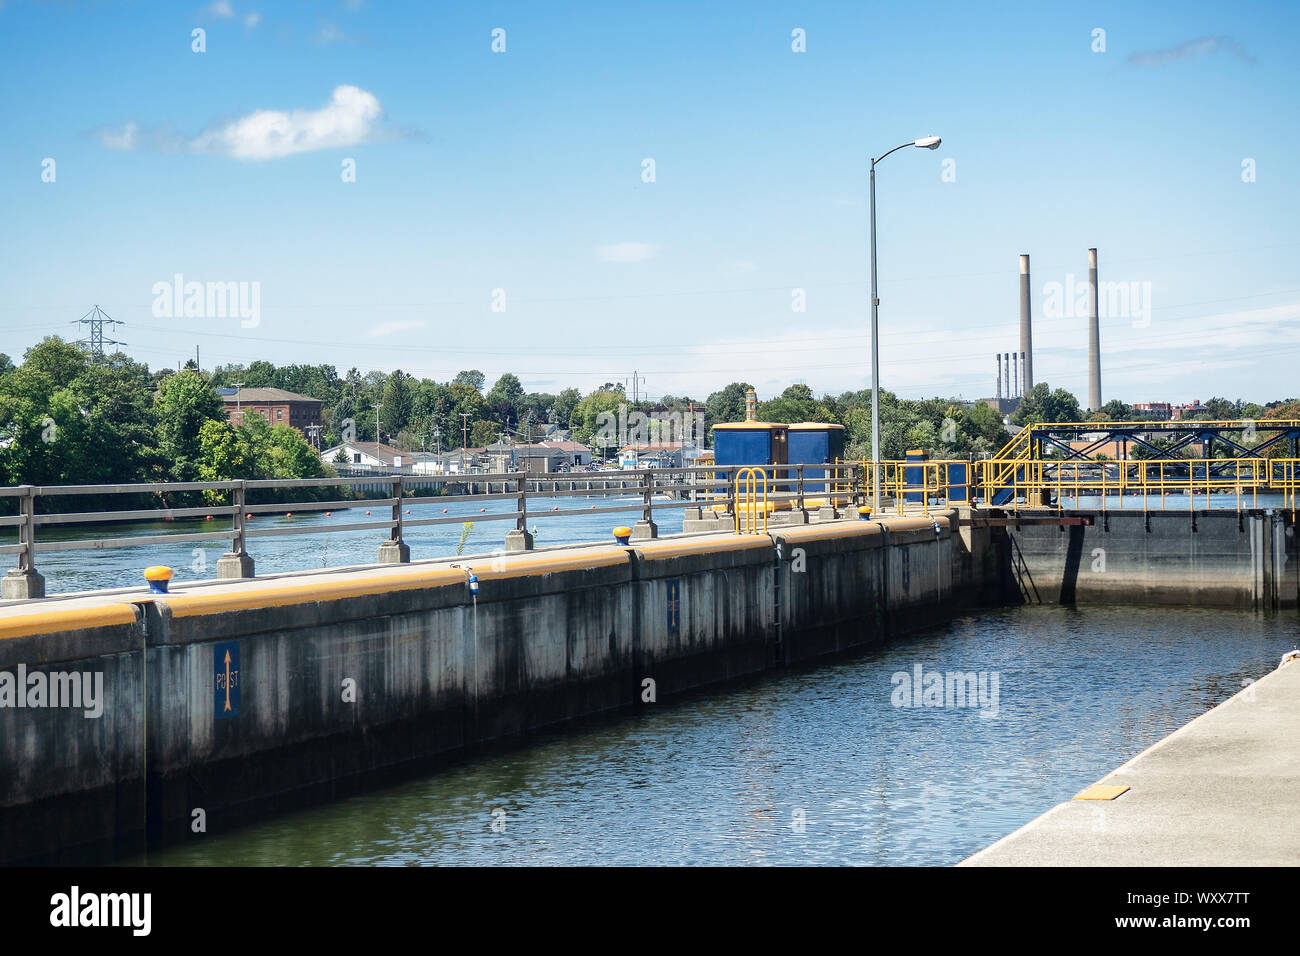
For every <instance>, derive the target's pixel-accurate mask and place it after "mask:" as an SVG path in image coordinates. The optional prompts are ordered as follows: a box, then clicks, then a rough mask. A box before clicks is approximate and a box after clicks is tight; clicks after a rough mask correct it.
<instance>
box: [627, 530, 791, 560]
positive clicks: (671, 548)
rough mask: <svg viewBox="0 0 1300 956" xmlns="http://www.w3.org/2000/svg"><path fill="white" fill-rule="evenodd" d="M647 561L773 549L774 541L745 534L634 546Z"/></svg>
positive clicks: (760, 535) (762, 536)
mask: <svg viewBox="0 0 1300 956" xmlns="http://www.w3.org/2000/svg"><path fill="white" fill-rule="evenodd" d="M632 547H633V548H634V549H635V550H637V551H639V552H640V553H641V556H642V557H643V558H645V559H646V560H647V561H660V560H663V559H664V558H677V557H682V556H684V555H688V554H717V553H721V552H723V551H751V550H756V549H758V548H770V547H772V539H771V538H769V537H768V536H767V535H765V534H744V535H735V534H731V535H726V536H718V537H710V538H709V539H708V540H705V541H660V542H655V543H653V544H652V543H649V542H647V543H644V544H636V545H632Z"/></svg>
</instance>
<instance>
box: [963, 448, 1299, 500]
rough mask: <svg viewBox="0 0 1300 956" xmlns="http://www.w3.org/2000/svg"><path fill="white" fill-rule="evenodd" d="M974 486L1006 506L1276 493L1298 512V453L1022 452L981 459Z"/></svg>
mask: <svg viewBox="0 0 1300 956" xmlns="http://www.w3.org/2000/svg"><path fill="white" fill-rule="evenodd" d="M976 484H977V486H978V487H979V489H980V492H981V495H983V496H984V497H985V498H986V499H987V498H991V497H992V495H993V494H994V493H997V492H1001V493H1002V494H1003V497H1004V499H1005V500H1003V501H1002V502H1001V504H1002V505H1003V506H1005V507H1008V508H1012V509H1019V508H1020V507H1022V506H1023V507H1044V506H1047V507H1064V506H1065V503H1066V502H1070V503H1072V504H1073V506H1075V507H1079V506H1081V505H1080V503H1081V502H1082V501H1083V500H1085V499H1093V498H1095V499H1098V506H1099V507H1100V508H1101V510H1103V511H1106V510H1109V509H1110V508H1111V507H1112V504H1111V503H1112V501H1118V502H1119V506H1123V505H1125V500H1126V499H1133V501H1134V503H1136V502H1137V501H1138V500H1139V499H1140V501H1141V506H1142V510H1143V511H1150V510H1159V511H1166V510H1174V509H1179V510H1193V509H1195V508H1196V507H1197V505H1198V503H1199V504H1200V505H1201V506H1202V507H1210V506H1211V505H1212V504H1215V503H1214V502H1213V501H1212V499H1215V498H1217V499H1219V500H1218V502H1217V506H1218V507H1224V508H1226V507H1232V508H1235V509H1236V510H1237V511H1241V510H1242V509H1243V508H1255V507H1259V506H1260V496H1261V495H1274V496H1278V498H1279V499H1280V507H1282V508H1284V509H1288V510H1295V508H1296V504H1297V497H1298V495H1300V459H1294V458H1208V459H1196V458H1192V459H1138V460H1126V461H1114V460H1094V459H1078V460H1065V461H1062V460H1057V459H1051V458H1030V457H1025V458H1020V459H1014V460H1011V461H1000V460H988V461H982V462H977V463H976Z"/></svg>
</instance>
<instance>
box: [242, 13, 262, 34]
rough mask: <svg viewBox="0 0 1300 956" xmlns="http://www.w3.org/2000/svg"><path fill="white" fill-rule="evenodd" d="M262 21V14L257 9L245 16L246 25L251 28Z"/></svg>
mask: <svg viewBox="0 0 1300 956" xmlns="http://www.w3.org/2000/svg"><path fill="white" fill-rule="evenodd" d="M261 22H262V15H261V14H260V13H258V12H257V11H253V12H252V13H250V14H249V15H248V16H246V17H244V26H245V27H246V28H247V29H249V30H251V29H253V27H255V26H257V25H258V24H259V23H261Z"/></svg>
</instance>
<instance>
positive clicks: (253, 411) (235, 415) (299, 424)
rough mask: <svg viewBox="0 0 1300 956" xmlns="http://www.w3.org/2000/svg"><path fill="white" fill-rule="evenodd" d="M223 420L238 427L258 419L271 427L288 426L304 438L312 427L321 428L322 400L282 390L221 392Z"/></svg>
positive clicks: (227, 390)
mask: <svg viewBox="0 0 1300 956" xmlns="http://www.w3.org/2000/svg"><path fill="white" fill-rule="evenodd" d="M219 393H220V395H221V400H222V401H223V402H224V403H225V406H226V420H227V421H228V422H230V424H232V425H238V424H241V423H242V422H243V421H244V419H245V418H247V417H248V416H249V415H260V416H261V417H262V418H265V419H266V420H267V421H268V422H270V423H271V424H272V425H288V426H289V427H290V428H296V429H298V431H300V432H302V433H303V434H304V435H305V434H307V428H308V427H309V426H311V425H319V424H320V410H321V404H322V403H321V400H320V399H319V398H312V397H310V396H308V395H299V394H298V393H297V392H286V391H285V390H284V389H282V388H223V389H220V390H219Z"/></svg>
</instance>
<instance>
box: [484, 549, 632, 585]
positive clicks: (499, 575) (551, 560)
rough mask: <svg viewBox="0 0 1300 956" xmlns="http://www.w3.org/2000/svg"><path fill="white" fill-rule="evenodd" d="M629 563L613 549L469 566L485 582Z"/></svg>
mask: <svg viewBox="0 0 1300 956" xmlns="http://www.w3.org/2000/svg"><path fill="white" fill-rule="evenodd" d="M498 562H500V563H498ZM627 563H628V558H627V554H626V553H625V552H624V551H623V550H622V549H619V550H612V549H611V550H609V551H603V552H594V553H587V554H578V555H572V556H560V555H550V554H538V555H532V556H529V557H517V558H498V559H494V560H493V561H492V562H489V563H486V564H475V565H466V566H467V567H471V568H472V569H473V571H474V573H475V574H476V575H478V578H479V580H481V581H500V580H503V579H505V578H522V577H527V576H529V575H533V574H552V573H554V572H556V571H583V570H586V569H587V568H608V567H613V566H615V565H618V564H627Z"/></svg>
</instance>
